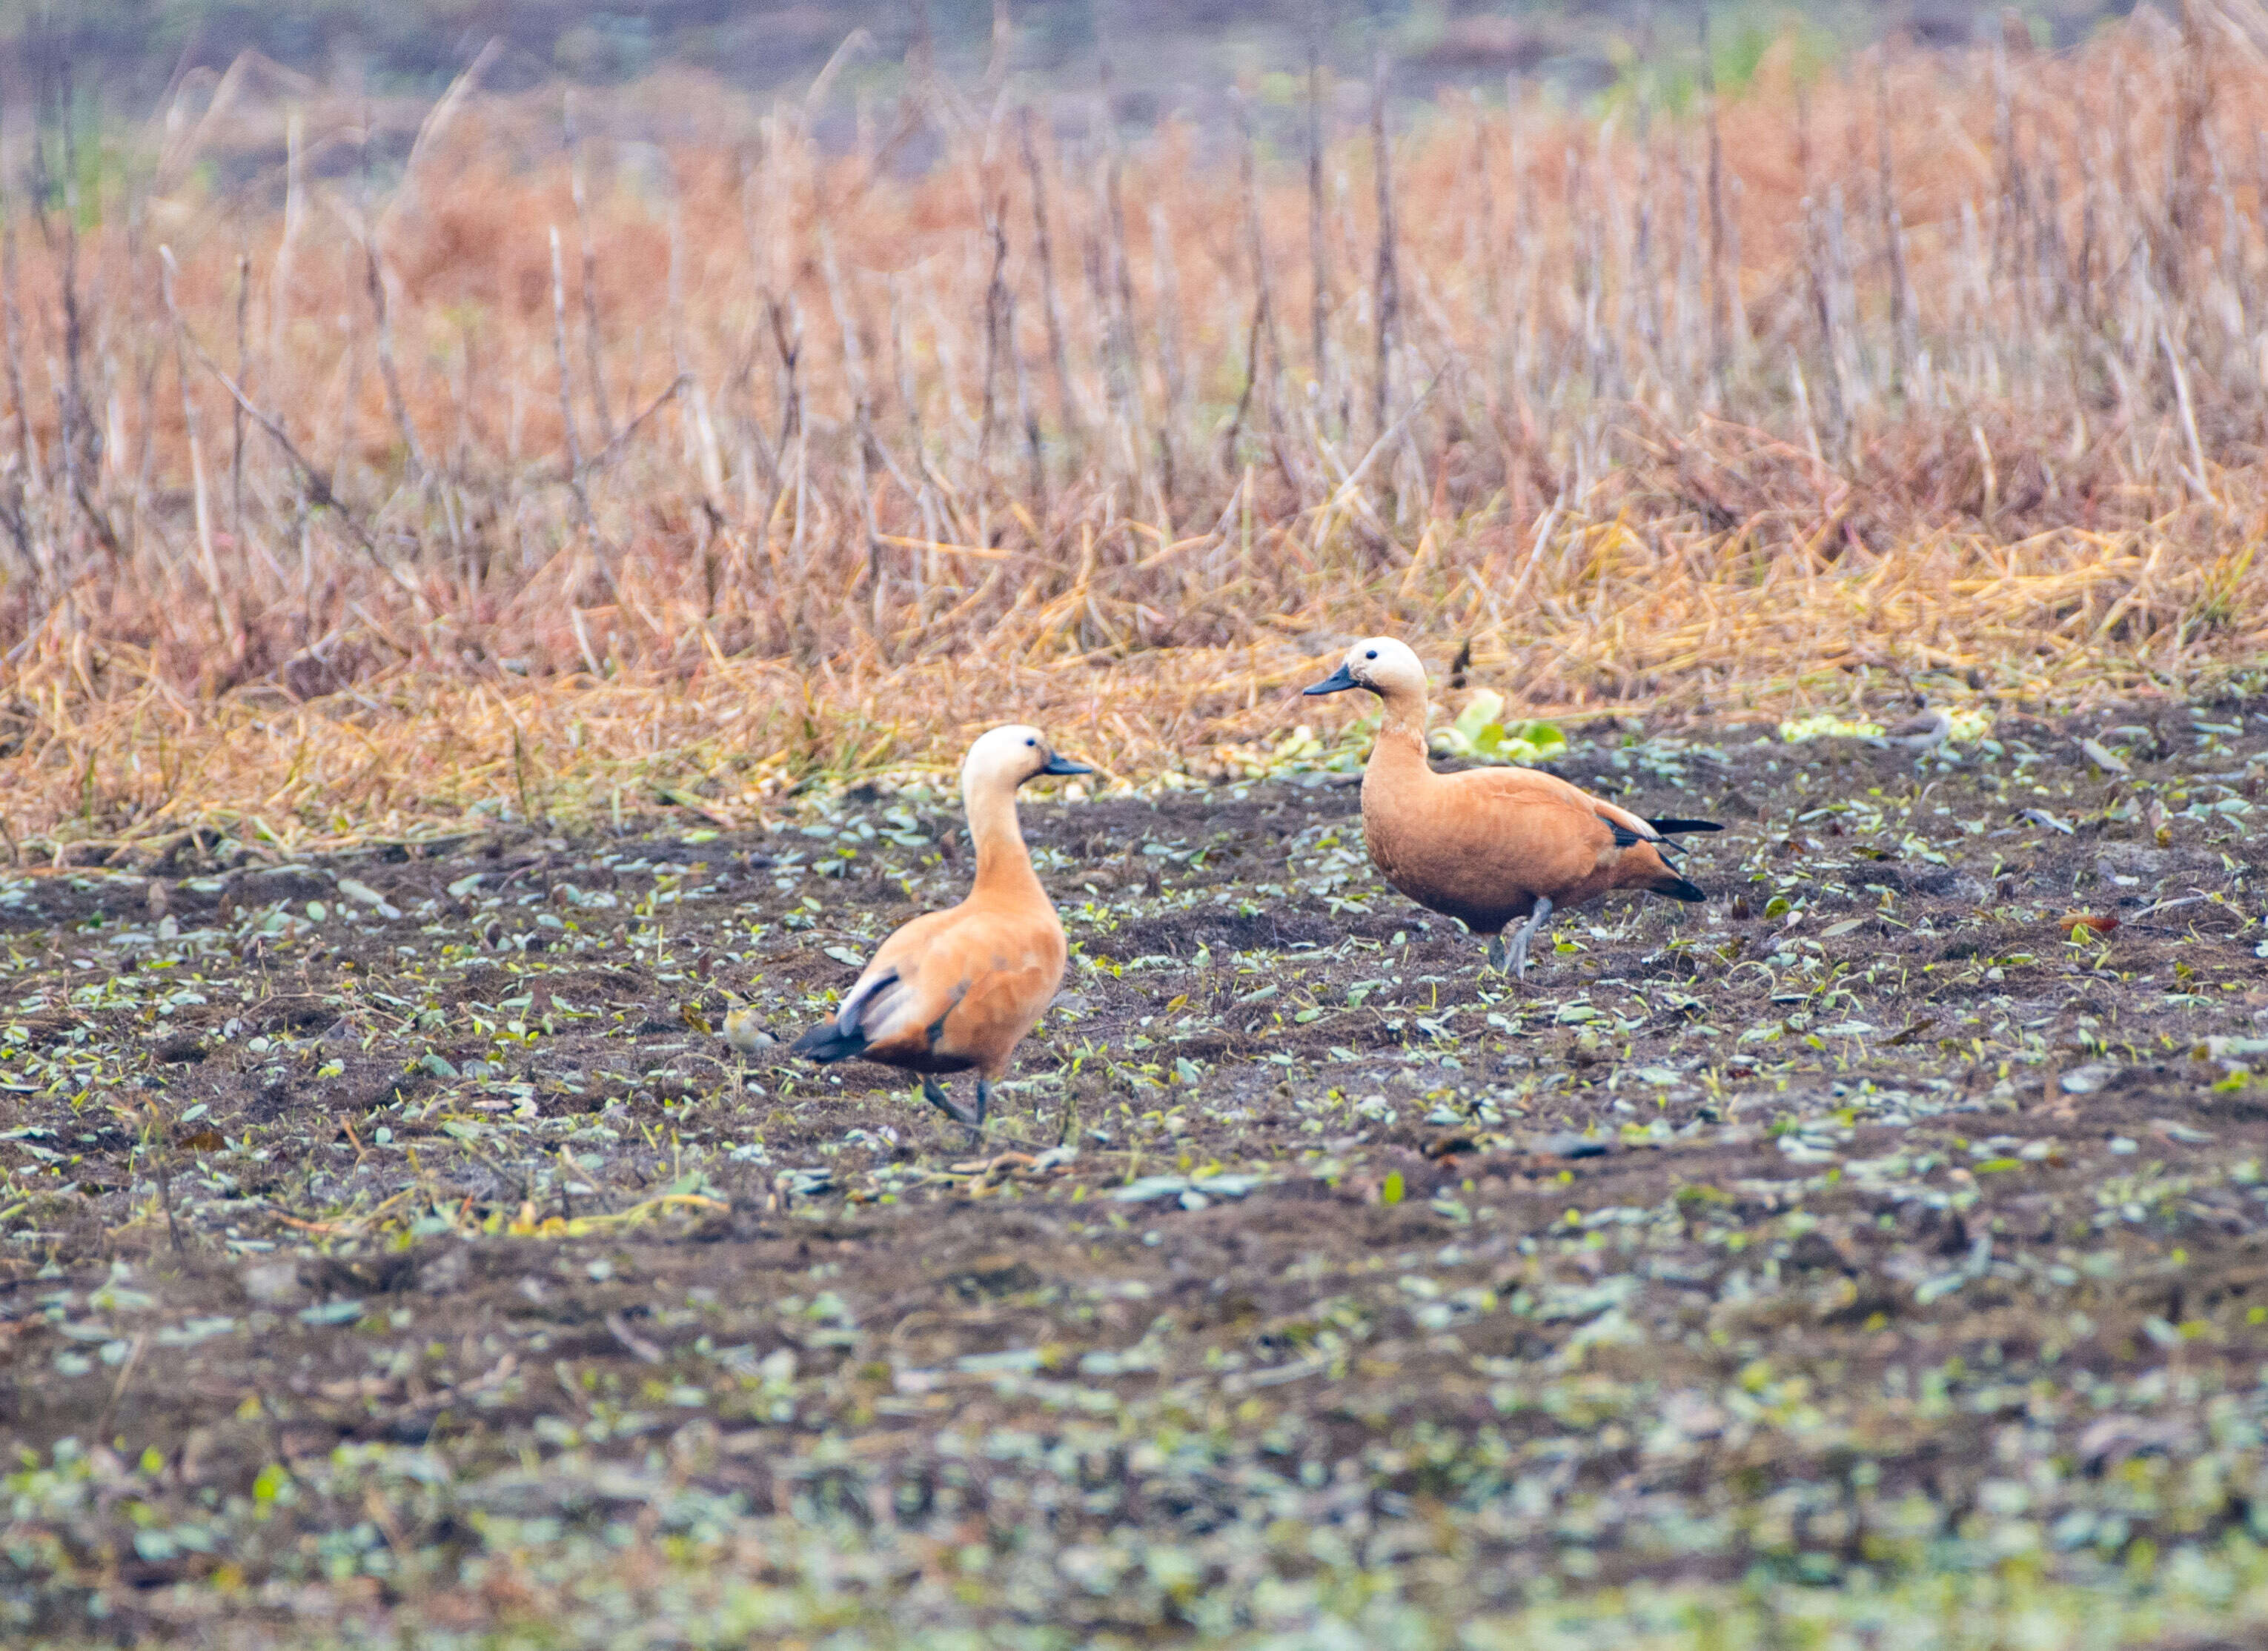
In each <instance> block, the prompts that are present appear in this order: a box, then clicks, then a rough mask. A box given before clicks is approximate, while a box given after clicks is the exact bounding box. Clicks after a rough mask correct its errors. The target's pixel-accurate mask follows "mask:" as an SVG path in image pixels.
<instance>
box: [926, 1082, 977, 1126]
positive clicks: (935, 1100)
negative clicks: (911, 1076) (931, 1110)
mask: <svg viewBox="0 0 2268 1651" xmlns="http://www.w3.org/2000/svg"><path fill="white" fill-rule="evenodd" d="M979 1093H980V1094H981V1093H982V1090H980V1091H979ZM922 1099H924V1100H925V1101H927V1102H928V1103H929V1104H931V1105H932V1106H934V1107H936V1108H937V1110H938V1111H939V1112H943V1113H944V1114H945V1115H946V1117H947V1118H950V1119H953V1121H954V1123H956V1124H964V1125H965V1124H967V1123H968V1109H967V1108H966V1107H964V1106H961V1105H960V1104H958V1103H956V1102H955V1101H954V1098H953V1097H951V1096H950V1095H947V1094H946V1092H945V1085H944V1084H942V1083H939V1082H938V1081H937V1080H936V1079H935V1078H929V1077H925V1078H924V1079H923V1080H922ZM977 1105H978V1107H979V1108H980V1109H981V1108H982V1107H983V1101H982V1100H979V1101H978V1103H977ZM978 1116H979V1117H982V1116H983V1113H982V1112H981V1110H980V1112H979V1113H978Z"/></svg>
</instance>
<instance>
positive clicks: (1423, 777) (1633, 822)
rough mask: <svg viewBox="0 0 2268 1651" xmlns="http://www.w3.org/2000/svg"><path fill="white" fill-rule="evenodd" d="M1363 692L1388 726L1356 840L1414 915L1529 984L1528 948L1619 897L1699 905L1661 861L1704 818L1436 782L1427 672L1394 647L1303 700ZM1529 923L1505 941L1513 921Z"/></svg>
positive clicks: (1382, 642) (1368, 780) (1509, 775)
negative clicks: (1574, 914)
mask: <svg viewBox="0 0 2268 1651" xmlns="http://www.w3.org/2000/svg"><path fill="white" fill-rule="evenodd" d="M1349 688H1367V689H1369V690H1370V692H1372V693H1375V694H1376V695H1378V697H1379V698H1380V700H1381V701H1384V703H1385V707H1386V718H1385V721H1384V723H1382V724H1381V726H1380V728H1379V730H1378V743H1377V744H1376V745H1373V746H1372V747H1371V752H1370V762H1369V764H1368V766H1367V767H1365V768H1364V770H1363V776H1362V828H1363V835H1364V837H1365V838H1366V839H1367V840H1368V842H1369V844H1370V858H1371V861H1372V863H1373V864H1374V865H1376V866H1377V868H1378V870H1379V873H1380V875H1381V876H1382V877H1385V879H1386V880H1387V881H1388V883H1390V884H1393V885H1394V886H1395V888H1397V889H1399V890H1401V891H1402V892H1403V893H1404V894H1406V895H1408V896H1409V897H1410V899H1413V900H1415V901H1417V902H1418V905H1420V906H1425V907H1427V908H1428V909H1429V910H1432V911H1436V912H1440V914H1442V915H1444V916H1446V917H1454V918H1456V919H1457V920H1459V921H1461V922H1462V923H1463V924H1464V925H1465V927H1466V928H1469V929H1471V930H1472V931H1473V933H1475V934H1476V935H1485V936H1488V942H1489V946H1488V962H1489V963H1490V964H1491V965H1494V966H1496V967H1499V968H1506V967H1508V968H1509V969H1510V970H1511V971H1512V972H1513V973H1516V974H1520V975H1523V976H1524V975H1525V974H1526V973H1527V972H1528V943H1529V942H1530V941H1532V940H1533V939H1535V935H1536V933H1537V931H1538V930H1540V929H1541V928H1543V924H1544V921H1545V920H1546V919H1548V918H1549V917H1550V915H1551V914H1552V913H1553V912H1555V911H1561V910H1565V909H1566V908H1568V907H1570V906H1580V905H1582V904H1583V903H1584V902H1585V901H1586V900H1591V899H1597V898H1598V897H1599V896H1600V895H1602V894H1606V893H1609V892H1612V891H1614V890H1616V889H1638V890H1643V891H1645V892H1647V893H1651V894H1663V895H1667V896H1668V897H1669V898H1670V899H1673V900H1699V899H1706V898H1707V897H1706V896H1705V895H1704V894H1703V893H1702V892H1701V891H1700V890H1699V889H1697V888H1696V887H1694V886H1693V884H1690V883H1688V882H1687V881H1686V880H1685V879H1684V878H1683V877H1680V876H1679V875H1678V874H1677V872H1676V871H1675V870H1673V869H1672V868H1671V866H1670V864H1669V862H1668V861H1666V860H1665V859H1663V858H1662V854H1661V851H1662V849H1664V848H1671V849H1672V852H1675V848H1674V846H1673V845H1671V844H1669V843H1668V842H1667V841H1666V839H1667V838H1668V836H1670V835H1672V834H1674V833H1679V832H1712V831H1716V830H1718V829H1719V827H1718V826H1716V825H1714V824H1712V822H1710V821H1708V820H1697V819H1656V820H1649V819H1641V818H1638V816H1637V815H1635V814H1633V813H1631V811H1629V810H1627V809H1622V808H1617V807H1616V806H1615V805H1614V804H1613V803H1609V802H1606V801H1604V800H1602V798H1599V797H1595V796H1592V795H1591V794H1590V793H1589V792H1587V791H1586V790H1584V789H1582V788H1581V787H1580V786H1575V785H1571V784H1569V783H1568V782H1567V781H1565V780H1562V779H1560V778H1559V777H1558V776H1557V775H1556V774H1545V773H1543V772H1542V771H1541V770H1540V769H1535V768H1473V769H1468V770H1466V771H1465V772H1463V773H1461V774H1436V773H1434V772H1433V769H1432V765H1431V764H1429V763H1428V762H1427V761H1426V760H1425V716H1426V711H1427V705H1426V698H1425V666H1423V665H1422V664H1419V663H1418V656H1417V655H1416V654H1414V653H1412V652H1410V649H1408V648H1407V647H1405V646H1403V644H1402V643H1401V642H1396V641H1395V640H1394V639H1393V638H1392V637H1390V636H1373V637H1371V638H1369V639H1368V640H1367V641H1365V642H1357V643H1356V644H1355V645H1354V646H1353V647H1352V648H1351V649H1348V650H1347V655H1346V658H1345V659H1344V661H1343V662H1341V664H1340V665H1339V668H1338V669H1337V671H1333V672H1332V673H1331V674H1330V675H1329V676H1328V677H1326V678H1324V679H1322V681H1321V682H1318V683H1316V684H1315V685H1314V686H1312V687H1310V688H1308V689H1307V690H1306V691H1307V693H1311V694H1312V693H1344V692H1345V691H1346V690H1347V689H1349ZM1521 918H1525V919H1526V920H1527V921H1525V922H1524V923H1522V924H1521V927H1520V928H1519V929H1517V930H1516V931H1515V932H1514V933H1513V937H1512V941H1511V944H1510V946H1509V948H1507V947H1506V943H1505V938H1504V929H1505V926H1506V924H1507V923H1510V922H1513V921H1516V920H1518V919H1521Z"/></svg>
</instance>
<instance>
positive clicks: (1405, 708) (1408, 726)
mask: <svg viewBox="0 0 2268 1651" xmlns="http://www.w3.org/2000/svg"><path fill="white" fill-rule="evenodd" d="M1380 700H1381V703H1382V704H1383V705H1384V706H1385V708H1386V720H1385V721H1384V722H1382V723H1380V724H1379V729H1378V744H1377V745H1374V746H1373V747H1372V748H1371V753H1370V759H1371V761H1372V762H1373V764H1376V763H1379V762H1381V761H1383V762H1385V763H1387V764H1388V765H1391V766H1396V767H1399V766H1404V765H1406V764H1408V763H1410V762H1411V761H1413V760H1414V761H1415V762H1416V764H1417V765H1418V767H1420V768H1424V767H1426V762H1425V719H1426V716H1427V715H1428V711H1429V708H1428V706H1427V705H1426V702H1425V695H1424V694H1422V693H1388V694H1381V696H1380Z"/></svg>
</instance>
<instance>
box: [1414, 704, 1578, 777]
mask: <svg viewBox="0 0 2268 1651" xmlns="http://www.w3.org/2000/svg"><path fill="white" fill-rule="evenodd" d="M1503 715H1504V695H1502V694H1501V693H1495V692H1493V691H1491V690H1490V689H1487V688H1483V689H1482V690H1481V691H1480V692H1479V693H1476V694H1474V695H1473V697H1472V699H1471V701H1469V703H1468V704H1467V705H1466V707H1465V708H1464V709H1463V710H1462V711H1460V712H1459V713H1458V714H1457V720H1456V721H1455V722H1454V723H1450V724H1449V725H1448V726H1447V728H1437V729H1435V730H1433V737H1432V746H1433V750H1434V752H1436V753H1437V754H1439V755H1440V756H1444V757H1462V758H1463V759H1466V760H1467V761H1469V762H1489V763H1505V764H1509V763H1535V762H1544V761H1548V760H1550V759H1551V758H1553V757H1556V756H1557V755H1559V754H1560V753H1561V752H1564V751H1565V750H1566V748H1567V736H1566V735H1565V734H1563V733H1561V732H1560V731H1559V730H1558V729H1557V728H1555V727H1553V726H1552V725H1551V724H1550V723H1535V722H1522V721H1514V722H1510V723H1506V722H1502V721H1499V718H1501V717H1502V716H1503Z"/></svg>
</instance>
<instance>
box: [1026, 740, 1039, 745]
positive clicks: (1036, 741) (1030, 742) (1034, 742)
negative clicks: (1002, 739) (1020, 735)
mask: <svg viewBox="0 0 2268 1651" xmlns="http://www.w3.org/2000/svg"><path fill="white" fill-rule="evenodd" d="M1024 743H1025V744H1026V745H1038V744H1039V743H1040V742H1039V741H1038V740H1036V739H1027V740H1026V741H1025V742H1024Z"/></svg>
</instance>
